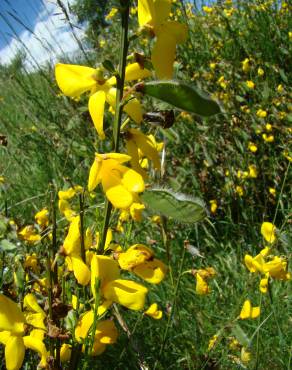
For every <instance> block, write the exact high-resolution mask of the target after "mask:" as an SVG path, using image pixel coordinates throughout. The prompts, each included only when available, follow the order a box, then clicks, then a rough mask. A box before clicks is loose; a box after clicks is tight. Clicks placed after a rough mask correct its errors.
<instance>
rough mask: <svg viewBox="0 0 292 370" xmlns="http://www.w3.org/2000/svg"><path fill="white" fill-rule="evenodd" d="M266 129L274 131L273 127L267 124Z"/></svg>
mask: <svg viewBox="0 0 292 370" xmlns="http://www.w3.org/2000/svg"><path fill="white" fill-rule="evenodd" d="M265 127H266V130H267V131H272V130H273V126H272V125H271V124H270V123H267V124H266V126H265Z"/></svg>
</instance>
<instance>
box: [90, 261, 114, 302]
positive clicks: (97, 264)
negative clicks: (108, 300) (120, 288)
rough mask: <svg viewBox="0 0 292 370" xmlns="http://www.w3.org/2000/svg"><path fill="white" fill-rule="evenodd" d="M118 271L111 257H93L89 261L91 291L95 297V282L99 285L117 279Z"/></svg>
mask: <svg viewBox="0 0 292 370" xmlns="http://www.w3.org/2000/svg"><path fill="white" fill-rule="evenodd" d="M119 275H120V270H119V265H118V263H117V261H115V260H113V259H112V258H111V257H108V256H102V255H96V254H95V255H94V256H93V257H92V260H91V291H92V294H93V296H94V297H95V294H96V292H95V281H96V279H99V280H100V282H101V285H103V284H105V283H107V282H108V281H111V280H115V279H117V278H118V277H119Z"/></svg>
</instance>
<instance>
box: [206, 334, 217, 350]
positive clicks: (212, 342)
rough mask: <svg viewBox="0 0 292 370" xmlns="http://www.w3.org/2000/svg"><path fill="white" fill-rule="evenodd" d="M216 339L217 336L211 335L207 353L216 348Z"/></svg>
mask: <svg viewBox="0 0 292 370" xmlns="http://www.w3.org/2000/svg"><path fill="white" fill-rule="evenodd" d="M218 339H219V335H217V334H215V335H213V337H212V338H211V339H210V340H209V344H208V351H211V350H212V349H213V348H214V347H215V346H216V344H217V342H218Z"/></svg>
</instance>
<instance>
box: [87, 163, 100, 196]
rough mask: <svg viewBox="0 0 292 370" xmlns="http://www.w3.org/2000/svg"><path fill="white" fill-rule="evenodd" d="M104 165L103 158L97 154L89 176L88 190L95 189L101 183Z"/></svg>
mask: <svg viewBox="0 0 292 370" xmlns="http://www.w3.org/2000/svg"><path fill="white" fill-rule="evenodd" d="M101 166H102V160H100V158H98V157H97V156H95V159H94V162H93V164H92V166H91V168H90V171H89V178H88V191H93V190H94V189H95V188H96V187H97V185H98V184H99V183H100V181H101V178H100V170H101Z"/></svg>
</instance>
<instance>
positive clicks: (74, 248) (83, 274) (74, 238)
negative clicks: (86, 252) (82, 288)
mask: <svg viewBox="0 0 292 370" xmlns="http://www.w3.org/2000/svg"><path fill="white" fill-rule="evenodd" d="M62 252H63V253H64V254H65V256H66V259H65V261H66V263H67V267H68V270H69V271H73V273H74V276H75V278H76V279H77V281H78V283H79V284H81V285H87V284H88V283H89V281H90V270H89V268H88V266H87V265H86V264H85V263H84V262H83V260H82V258H81V235H80V216H75V217H74V218H73V219H72V221H71V223H70V226H69V231H68V234H67V236H66V238H65V240H64V244H63V247H62Z"/></svg>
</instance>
